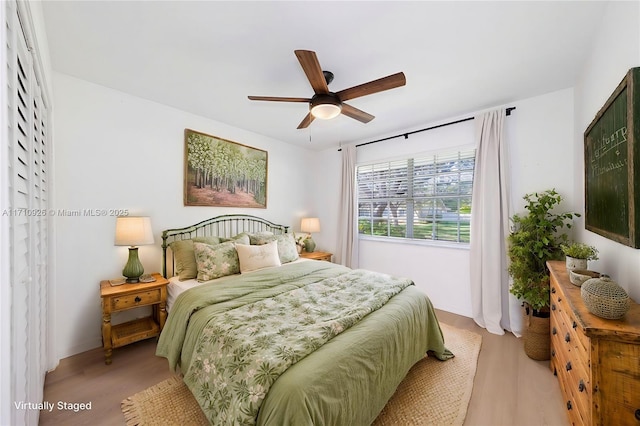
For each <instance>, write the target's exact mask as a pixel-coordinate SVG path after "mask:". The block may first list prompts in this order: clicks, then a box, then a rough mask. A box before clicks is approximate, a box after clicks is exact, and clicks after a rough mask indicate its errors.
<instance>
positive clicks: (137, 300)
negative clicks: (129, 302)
mask: <svg viewBox="0 0 640 426" xmlns="http://www.w3.org/2000/svg"><path fill="white" fill-rule="evenodd" d="M133 300H135V302H136V303H140V301H141V300H142V299H140V296H136V298H135V299H133Z"/></svg>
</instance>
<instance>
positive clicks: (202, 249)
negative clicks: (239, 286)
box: [193, 241, 240, 281]
mask: <svg viewBox="0 0 640 426" xmlns="http://www.w3.org/2000/svg"><path fill="white" fill-rule="evenodd" d="M193 249H194V251H195V255H196V264H197V266H198V281H209V280H213V279H215V278H220V277H224V276H226V275H234V274H238V273H240V262H239V261H238V253H237V252H236V247H235V243H234V242H232V241H229V242H226V243H220V244H217V245H209V244H205V243H193Z"/></svg>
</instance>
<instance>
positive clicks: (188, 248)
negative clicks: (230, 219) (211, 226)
mask: <svg viewBox="0 0 640 426" xmlns="http://www.w3.org/2000/svg"><path fill="white" fill-rule="evenodd" d="M194 242H198V243H206V244H219V243H220V242H221V241H220V238H219V237H196V238H194V239H192V240H177V241H174V242H172V243H170V244H169V247H171V251H172V252H173V262H174V265H175V271H174V275H177V276H178V279H179V280H180V281H185V280H192V279H194V278H196V277H197V276H198V266H197V265H196V255H195V252H194V251H193V243H194Z"/></svg>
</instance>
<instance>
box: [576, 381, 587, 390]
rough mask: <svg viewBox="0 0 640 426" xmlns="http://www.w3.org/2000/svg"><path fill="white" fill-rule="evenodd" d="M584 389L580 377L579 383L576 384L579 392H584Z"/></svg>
mask: <svg viewBox="0 0 640 426" xmlns="http://www.w3.org/2000/svg"><path fill="white" fill-rule="evenodd" d="M585 389H586V386H585V385H584V381H583V380H582V379H580V383H579V384H578V390H579V391H580V392H584V390H585Z"/></svg>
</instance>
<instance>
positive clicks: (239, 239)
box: [220, 232, 250, 244]
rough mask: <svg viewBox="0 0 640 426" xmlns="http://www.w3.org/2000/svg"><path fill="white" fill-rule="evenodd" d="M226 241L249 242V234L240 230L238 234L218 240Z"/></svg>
mask: <svg viewBox="0 0 640 426" xmlns="http://www.w3.org/2000/svg"><path fill="white" fill-rule="evenodd" d="M227 241H233V242H234V243H238V244H249V243H250V240H249V234H247V233H246V232H242V233H240V234H238V235H234V236H233V237H231V238H221V239H220V242H221V243H223V242H227Z"/></svg>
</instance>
